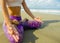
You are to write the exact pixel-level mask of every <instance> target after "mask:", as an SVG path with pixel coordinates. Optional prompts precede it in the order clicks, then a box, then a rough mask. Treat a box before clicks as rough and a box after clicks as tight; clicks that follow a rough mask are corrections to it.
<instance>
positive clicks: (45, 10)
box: [0, 7, 60, 15]
mask: <svg viewBox="0 0 60 43" xmlns="http://www.w3.org/2000/svg"><path fill="white" fill-rule="evenodd" d="M1 11H2V9H1V7H0V12H1ZM22 11H24V9H22ZM30 11H31V12H40V13H47V14H55V15H60V10H56V9H53V10H52V9H51V10H50V9H30Z"/></svg>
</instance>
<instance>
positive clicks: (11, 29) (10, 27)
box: [7, 24, 19, 42]
mask: <svg viewBox="0 0 60 43" xmlns="http://www.w3.org/2000/svg"><path fill="white" fill-rule="evenodd" d="M7 28H8V33H9V34H10V35H11V36H12V37H13V38H14V40H15V41H16V42H18V40H19V33H18V31H17V29H16V27H15V26H14V25H13V24H8V25H7Z"/></svg>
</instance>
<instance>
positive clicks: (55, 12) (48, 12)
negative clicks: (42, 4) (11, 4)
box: [22, 9, 60, 15]
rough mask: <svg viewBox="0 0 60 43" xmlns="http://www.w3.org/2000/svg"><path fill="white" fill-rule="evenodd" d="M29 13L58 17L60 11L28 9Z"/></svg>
mask: <svg viewBox="0 0 60 43" xmlns="http://www.w3.org/2000/svg"><path fill="white" fill-rule="evenodd" d="M22 11H24V9H22ZM30 11H32V12H40V13H47V14H55V15H60V10H50V9H47V10H46V9H30Z"/></svg>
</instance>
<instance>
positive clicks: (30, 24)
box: [3, 16, 41, 43]
mask: <svg viewBox="0 0 60 43" xmlns="http://www.w3.org/2000/svg"><path fill="white" fill-rule="evenodd" d="M10 18H11V19H12V20H14V19H16V20H18V21H20V20H22V19H21V17H18V16H10ZM16 26H17V28H18V29H17V30H18V32H19V34H20V35H21V37H20V40H19V41H18V42H17V43H22V40H23V34H24V29H37V28H38V27H40V26H41V23H40V22H37V21H34V20H33V21H30V20H25V21H23V22H21V23H20V24H18V25H16ZM3 30H4V33H5V35H6V37H7V38H8V40H9V41H10V43H16V42H15V40H14V38H13V37H12V36H11V35H10V34H8V32H7V26H6V25H5V23H3Z"/></svg>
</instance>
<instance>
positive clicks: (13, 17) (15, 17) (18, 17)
mask: <svg viewBox="0 0 60 43" xmlns="http://www.w3.org/2000/svg"><path fill="white" fill-rule="evenodd" d="M9 17H10V19H11V20H14V19H16V20H18V21H20V20H22V18H21V16H9Z"/></svg>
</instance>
